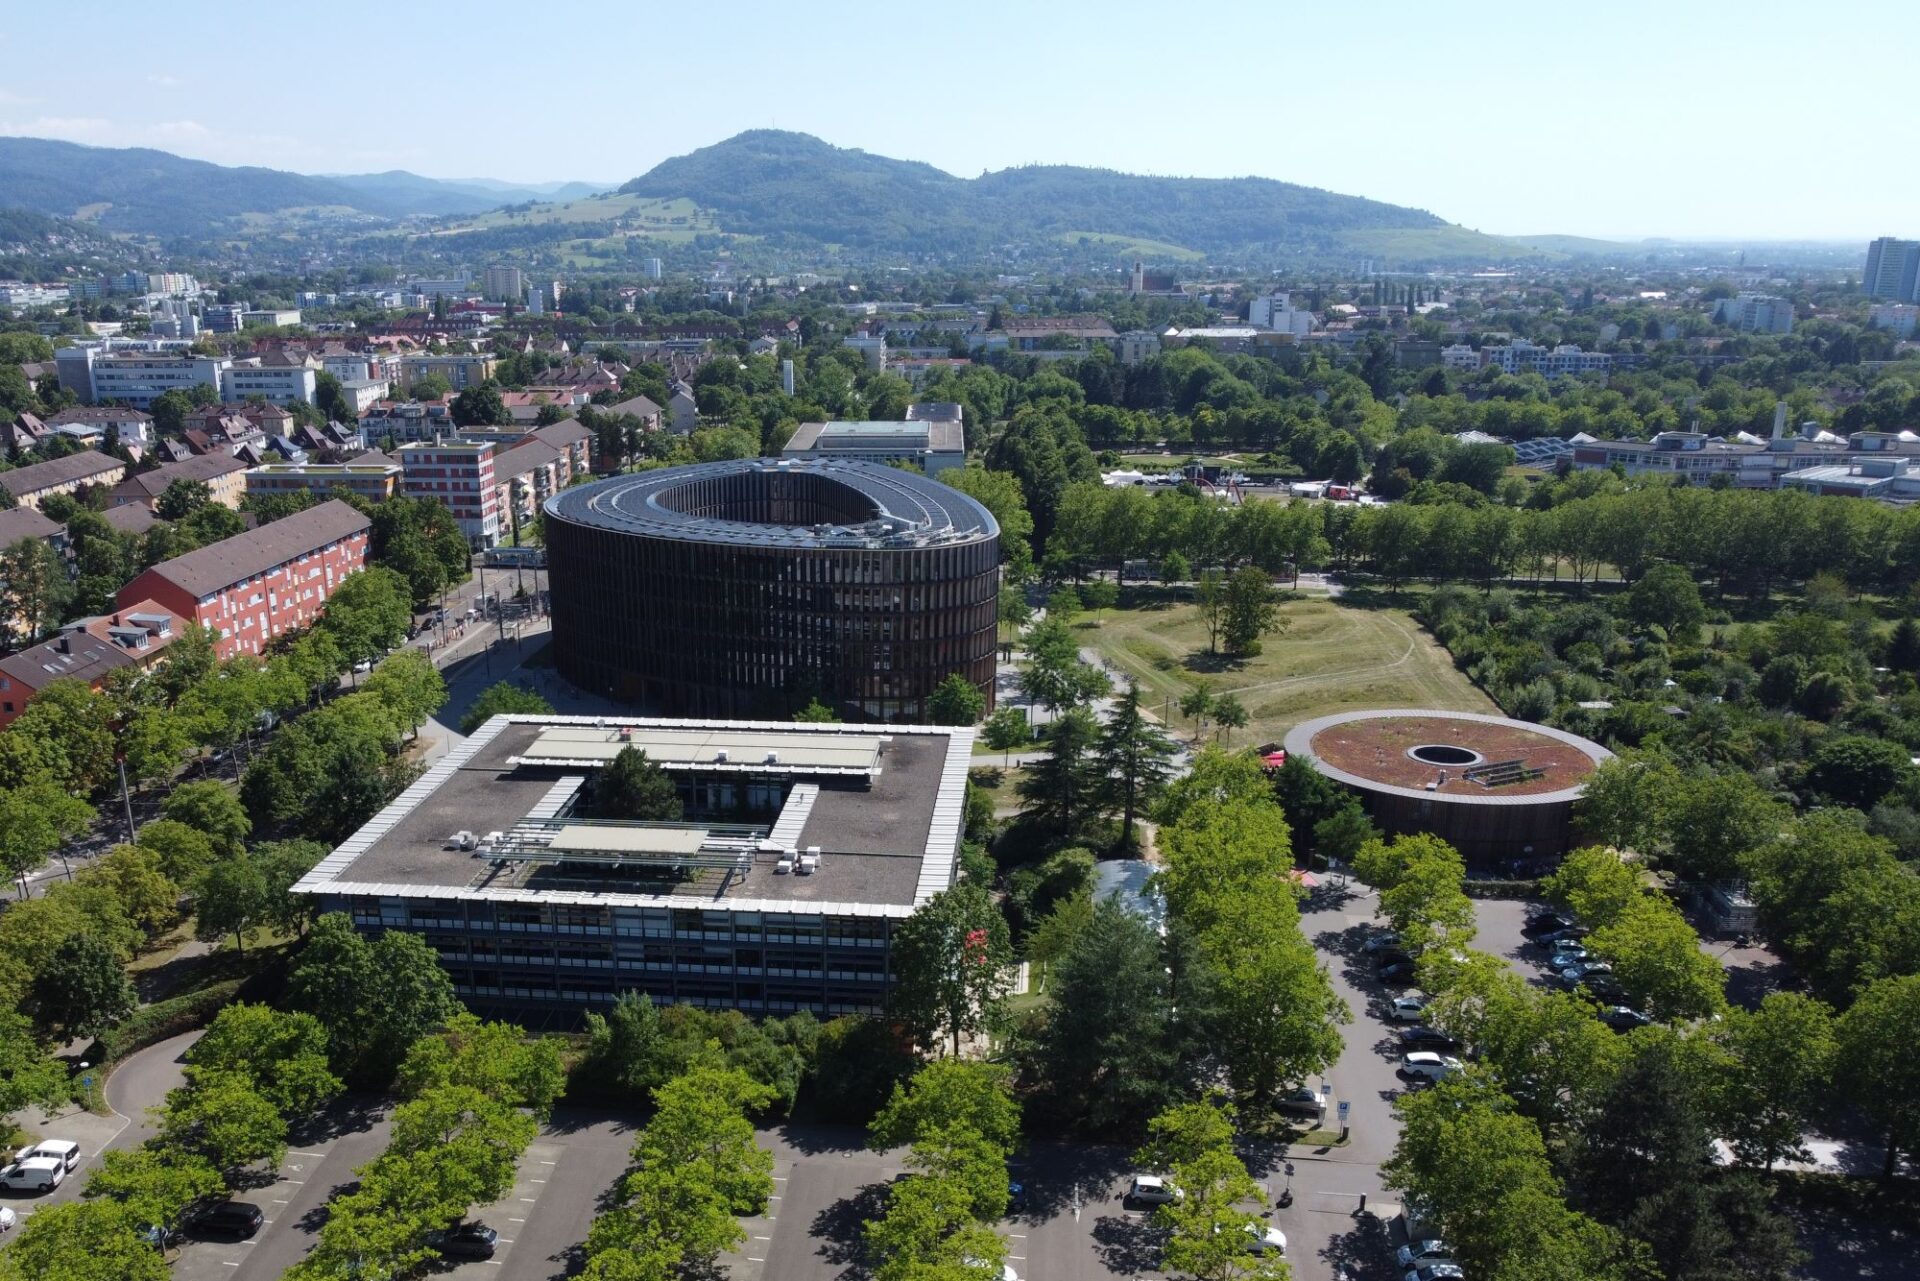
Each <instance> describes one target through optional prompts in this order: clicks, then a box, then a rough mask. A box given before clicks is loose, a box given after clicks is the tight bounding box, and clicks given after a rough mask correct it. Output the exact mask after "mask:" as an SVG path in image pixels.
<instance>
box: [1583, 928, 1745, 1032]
mask: <svg viewBox="0 0 1920 1281" xmlns="http://www.w3.org/2000/svg"><path fill="white" fill-rule="evenodd" d="M1587 946H1588V947H1589V948H1591V949H1592V950H1593V952H1594V954H1595V955H1597V956H1600V957H1602V958H1604V959H1605V960H1607V961H1609V962H1610V963H1611V964H1612V965H1613V977H1614V980H1615V981H1616V982H1617V983H1619V984H1620V986H1621V987H1622V988H1623V989H1625V990H1626V992H1627V994H1628V996H1629V997H1631V998H1632V999H1633V1001H1634V1004H1635V1005H1636V1006H1638V1008H1640V1009H1642V1010H1645V1011H1646V1012H1647V1013H1648V1014H1651V1015H1653V1016H1654V1017H1655V1018H1656V1019H1662V1020H1673V1019H1697V1018H1706V1017H1707V1016H1709V1015H1712V1014H1717V1013H1718V1012H1719V1011H1720V1009H1721V1008H1722V1007H1723V1006H1724V1005H1725V1003H1726V1001H1725V998H1724V996H1723V995H1722V993H1723V991H1724V989H1725V987H1726V983H1727V972H1726V970H1725V969H1724V968H1722V966H1721V964H1720V962H1719V960H1718V959H1717V958H1715V957H1713V956H1710V955H1708V954H1707V953H1705V952H1703V951H1701V950H1700V936H1699V935H1697V934H1695V933H1694V932H1693V927H1692V926H1691V925H1688V924H1687V921H1686V918H1685V917H1683V916H1681V915H1680V912H1679V910H1678V909H1677V908H1675V907H1674V906H1673V904H1672V903H1670V902H1668V901H1667V900H1665V899H1652V898H1637V899H1635V900H1633V902H1632V904H1631V906H1630V907H1628V909H1627V910H1626V911H1625V912H1623V913H1621V914H1620V916H1619V917H1617V918H1616V919H1615V920H1614V921H1613V922H1612V923H1611V924H1608V925H1604V926H1602V927H1600V928H1598V929H1596V930H1594V932H1593V933H1592V934H1591V935H1590V936H1588V938H1587Z"/></svg>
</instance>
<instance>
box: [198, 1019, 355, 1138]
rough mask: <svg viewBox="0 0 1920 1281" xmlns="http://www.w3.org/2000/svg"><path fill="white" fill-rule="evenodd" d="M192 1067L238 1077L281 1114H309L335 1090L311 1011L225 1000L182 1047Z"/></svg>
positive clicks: (323, 1039)
mask: <svg viewBox="0 0 1920 1281" xmlns="http://www.w3.org/2000/svg"><path fill="white" fill-rule="evenodd" d="M187 1063H188V1064H189V1065H190V1066H191V1067H192V1068H193V1069H195V1071H196V1072H199V1073H202V1074H206V1075H211V1076H220V1075H226V1074H231V1075H234V1076H238V1077H241V1078H243V1079H244V1080H246V1081H247V1082H248V1084H249V1085H251V1086H252V1088H253V1089H254V1091H255V1092H256V1093H258V1094H259V1095H260V1096H261V1097H262V1098H264V1099H266V1100H267V1102H269V1103H271V1104H272V1105H273V1106H274V1108H275V1109H276V1110H277V1111H278V1112H279V1113H280V1114H281V1115H282V1116H286V1117H304V1116H311V1115H312V1114H313V1113H314V1112H316V1111H317V1110H318V1109H319V1108H320V1105H321V1104H323V1103H325V1102H326V1101H327V1100H328V1099H331V1098H332V1097H333V1096H334V1095H336V1094H338V1093H340V1090H341V1088H342V1087H341V1083H340V1078H339V1077H337V1076H335V1075H334V1074H333V1072H332V1070H331V1069H330V1068H329V1067H328V1065H327V1030H326V1028H324V1027H322V1026H321V1025H320V1020H318V1019H316V1018H314V1017H313V1016H312V1015H311V1014H289V1013H286V1012H283V1011H280V1010H276V1009H274V1008H272V1007H271V1006H267V1005H247V1004H244V1003H243V1004H239V1005H229V1006H227V1007H225V1008H224V1009H222V1010H221V1011H220V1013H219V1014H217V1015H216V1016H215V1017H214V1020H213V1022H212V1024H211V1025H209V1026H208V1028H207V1030H206V1032H205V1033H204V1034H203V1035H202V1036H201V1037H200V1039H199V1040H198V1041H195V1042H194V1043H193V1045H192V1047H191V1048H189V1049H188V1051H187Z"/></svg>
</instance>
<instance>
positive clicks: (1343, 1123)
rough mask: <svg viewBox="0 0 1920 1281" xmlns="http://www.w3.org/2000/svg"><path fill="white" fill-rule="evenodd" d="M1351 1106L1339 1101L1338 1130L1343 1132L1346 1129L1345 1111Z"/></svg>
mask: <svg viewBox="0 0 1920 1281" xmlns="http://www.w3.org/2000/svg"><path fill="white" fill-rule="evenodd" d="M1352 1106H1353V1104H1351V1103H1349V1102H1347V1101H1346V1100H1345V1099H1341V1100H1340V1128H1341V1129H1343V1130H1344V1129H1346V1128H1347V1109H1348V1108H1350V1107H1352Z"/></svg>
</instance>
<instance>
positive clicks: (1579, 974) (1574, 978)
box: [1560, 961, 1613, 987]
mask: <svg viewBox="0 0 1920 1281" xmlns="http://www.w3.org/2000/svg"><path fill="white" fill-rule="evenodd" d="M1612 973H1613V967H1612V966H1611V965H1608V964H1607V963H1606V962H1605V961H1577V962H1575V963H1574V964H1572V965H1569V966H1566V967H1565V968H1563V969H1562V970H1561V971H1560V981H1561V982H1562V983H1565V984H1566V985H1567V986H1568V987H1578V986H1580V984H1582V983H1584V982H1585V981H1586V980H1587V979H1589V978H1592V977H1594V976H1595V975H1600V974H1608V975H1610V974H1612Z"/></svg>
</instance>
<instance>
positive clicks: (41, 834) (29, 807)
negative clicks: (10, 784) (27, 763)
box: [0, 782, 95, 880]
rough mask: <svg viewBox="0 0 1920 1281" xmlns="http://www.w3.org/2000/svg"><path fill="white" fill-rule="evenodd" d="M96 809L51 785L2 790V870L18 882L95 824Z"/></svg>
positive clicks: (0, 804) (0, 811)
mask: <svg viewBox="0 0 1920 1281" xmlns="http://www.w3.org/2000/svg"><path fill="white" fill-rule="evenodd" d="M94 818H95V814H94V809H93V806H91V805H89V804H87V803H86V802H85V801H83V800H79V799H78V798H76V797H74V796H71V795H69V794H68V793H67V792H66V791H65V790H64V789H62V788H60V787H57V786H55V785H54V784H53V783H50V782H33V783H27V784H25V785H24V786H21V787H15V788H10V789H7V790H5V791H0V867H4V868H5V869H6V874H7V879H9V880H19V879H20V878H21V877H23V876H27V875H29V874H31V873H33V872H36V871H38V870H39V869H40V868H41V867H43V866H45V865H46V861H47V858H48V856H49V855H51V854H53V853H54V852H55V851H57V850H59V849H60V848H61V847H62V846H63V845H65V844H66V843H67V842H68V841H70V840H72V839H73V838H74V837H76V836H79V835H80V834H81V833H82V832H85V831H86V830H87V829H88V828H89V827H91V826H92V825H93V820H94Z"/></svg>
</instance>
